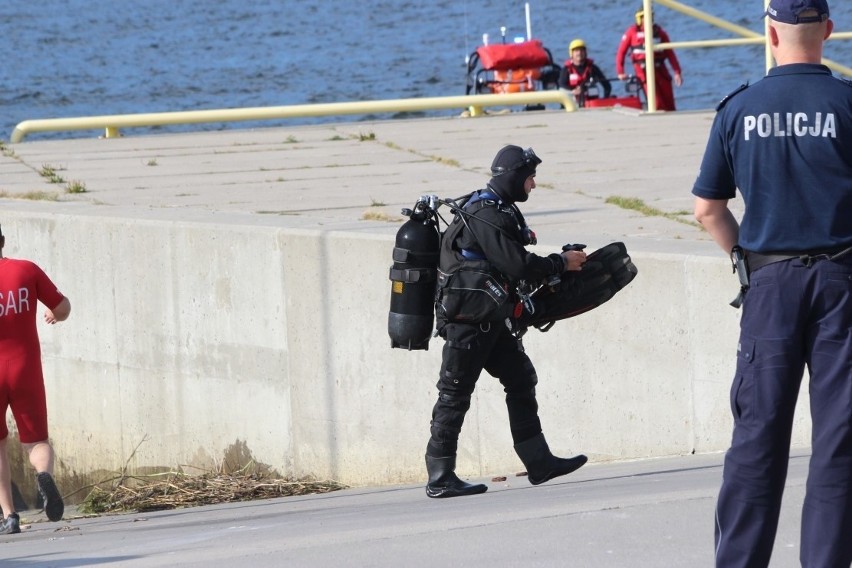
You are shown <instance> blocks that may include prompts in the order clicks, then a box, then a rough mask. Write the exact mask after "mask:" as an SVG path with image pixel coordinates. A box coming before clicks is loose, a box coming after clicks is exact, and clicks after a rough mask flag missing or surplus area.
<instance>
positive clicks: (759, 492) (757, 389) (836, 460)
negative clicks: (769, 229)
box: [716, 255, 852, 568]
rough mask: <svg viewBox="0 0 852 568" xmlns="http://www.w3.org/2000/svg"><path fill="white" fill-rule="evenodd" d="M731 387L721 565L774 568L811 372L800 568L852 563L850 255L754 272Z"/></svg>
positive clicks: (719, 526)
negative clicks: (795, 432) (799, 403)
mask: <svg viewBox="0 0 852 568" xmlns="http://www.w3.org/2000/svg"><path fill="white" fill-rule="evenodd" d="M737 351H738V353H737V370H736V376H735V377H734V381H733V385H732V387H731V411H732V412H733V415H734V433H733V439H732V441H731V447H730V449H729V450H728V452H727V454H726V456H725V465H724V471H723V482H722V488H721V490H720V493H719V498H718V501H717V504H716V565H717V566H719V567H725V568H730V567H743V568H745V567H749V568H755V567H764V566H768V564H769V559H770V556H771V554H772V547H773V543H774V540H775V533H776V530H777V528H778V517H779V513H780V509H781V497H782V493H783V491H784V482H785V479H786V477H787V463H788V459H789V455H790V439H791V433H792V427H793V413H794V409H795V406H796V399H797V396H798V393H799V387H800V384H801V380H802V377H803V374H804V369H805V367H807V369H808V371H809V375H810V382H809V393H810V410H811V421H812V430H813V433H812V439H811V446H812V447H811V452H812V454H811V460H810V469H809V471H808V480H807V488H806V496H805V503H804V507H803V510H802V528H801V551H800V560H801V563H802V566H805V567H813V568H817V567H819V568H823V567H841V566H842V567H844V568H845V567H848V566H850V564H852V255H848V256H846V257H845V258H844V259H842V260H837V261H830V260H827V259H825V258H822V259H819V260H813V259H812V260H811V261H802V260H801V259H798V258H795V259H792V260H787V261H782V262H777V263H775V264H770V265H767V266H764V267H763V268H760V269H758V270H756V271H755V272H754V273H753V274H752V276H751V286H750V288H749V290H748V291H747V292H746V295H745V300H744V302H743V314H742V320H741V322H740V341H739V345H738V350H737Z"/></svg>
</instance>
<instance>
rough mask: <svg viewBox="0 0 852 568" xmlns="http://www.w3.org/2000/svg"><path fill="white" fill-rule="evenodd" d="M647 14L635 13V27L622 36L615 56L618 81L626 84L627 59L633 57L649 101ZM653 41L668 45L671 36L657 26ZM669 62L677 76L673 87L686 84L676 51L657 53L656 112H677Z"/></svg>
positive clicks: (655, 25) (655, 69)
mask: <svg viewBox="0 0 852 568" xmlns="http://www.w3.org/2000/svg"><path fill="white" fill-rule="evenodd" d="M644 26H645V11H644V9H641V8H640V9H639V11H638V12H636V24H635V25H632V26H630V27H629V28H627V30H625V32H624V35H623V36H621V43H620V44H619V45H618V52H617V53H616V54H615V70H616V73H617V74H618V78H619V79H621V80H622V81H624V80H625V79H627V74H626V73H625V72H624V57H625V56H626V55H629V56H630V61H631V62H632V63H633V69H634V71H635V73H636V77H638V78H639V80H640V81H642V88H643V89H645V95H646V97H647V94H648V90H647V88H646V87H645V85H646V84H647V78H646V75H645V27H644ZM654 40H655V42H656V43H668V42H669V41H671V40H670V39H669V34H667V33H666V30H664V29H663V28H661V27H660V26H658V25H657V24H654ZM666 61H668V62H669V65H671V67H672V71H673V72H674V83H675V85H677V86H678V87H680V86H681V85H682V84H683V76H682V75H681V71H680V63H679V62H678V60H677V56H676V55H675V52H674V50H671V49H665V50H663V51H657V52H655V53H654V76H655V81H654V86H655V87H656V91H657V96H656V102H657V110H675V100H674V88H673V87H672V75H671V73H670V72H669V68H668V67H667V66H666Z"/></svg>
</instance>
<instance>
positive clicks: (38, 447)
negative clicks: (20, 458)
mask: <svg viewBox="0 0 852 568" xmlns="http://www.w3.org/2000/svg"><path fill="white" fill-rule="evenodd" d="M21 446H23V448H24V450H26V452H27V454H29V457H30V464H32V466H33V467H34V468H35V470H36V473H42V472H45V471H46V472H47V473H49V474H51V475H53V447H52V446H51V445H50V442H48V441H47V440H42V441H41V442H34V443H32V444H21Z"/></svg>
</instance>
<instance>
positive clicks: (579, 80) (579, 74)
mask: <svg viewBox="0 0 852 568" xmlns="http://www.w3.org/2000/svg"><path fill="white" fill-rule="evenodd" d="M564 67H565V69H566V70H567V71H568V88H569V89H575V88H577V87H579V86H581V85H584V84H586V82H587V81H588V80H589V79H591V78H592V70H593V69H594V61H593V60H592V59H589V58H587V59H586V64H585V66H584V67H583V70H582V71H580V68H579V67H577V66H576V65H574V61H573V60H571V59H568V60H567V61H565V64H564Z"/></svg>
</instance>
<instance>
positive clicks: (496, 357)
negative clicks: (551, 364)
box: [485, 330, 541, 444]
mask: <svg viewBox="0 0 852 568" xmlns="http://www.w3.org/2000/svg"><path fill="white" fill-rule="evenodd" d="M485 370H486V371H488V373H489V374H490V375H492V376H494V377H497V378H498V379H499V380H500V383H501V384H502V385H503V390H504V392H505V393H506V407H507V409H508V411H509V427H510V429H511V431H512V440H513V442H514V443H516V444H517V443H520V442H523V441H525V440H528V439H530V438H532V437H533V436H535V435H536V434H539V433H541V420H540V419H539V416H538V402H537V401H536V394H535V387H536V384H538V376H537V375H536V372H535V368H534V367H533V364H532V361H530V358H529V356H527V354H526V353H525V352H524V348H523V344H522V343H521V341H520V340H519V339H517V338H516V337H515V336H513V335H512V334H511V333H509V331H508V330H503V331H501V333H500V338H499V339H498V340H497V343H496V345H495V347H494V349H493V350H492V352H491V356H490V357H489V358H488V361H487V362H486V364H485Z"/></svg>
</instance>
